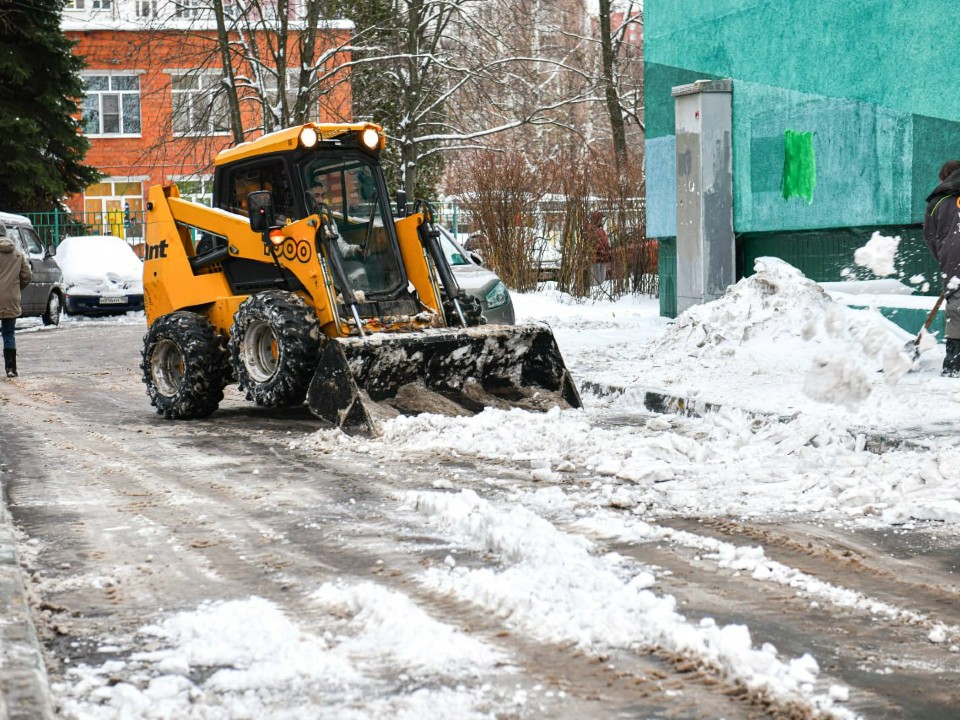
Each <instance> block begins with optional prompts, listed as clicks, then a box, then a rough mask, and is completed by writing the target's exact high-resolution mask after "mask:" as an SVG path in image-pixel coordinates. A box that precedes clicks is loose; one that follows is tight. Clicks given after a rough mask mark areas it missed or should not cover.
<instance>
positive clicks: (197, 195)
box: [173, 175, 213, 206]
mask: <svg viewBox="0 0 960 720" xmlns="http://www.w3.org/2000/svg"><path fill="white" fill-rule="evenodd" d="M173 180H174V182H175V183H176V184H177V189H178V190H179V191H180V197H181V198H182V199H184V200H190V201H191V202H195V203H200V204H201V205H207V206H212V205H213V177H212V176H209V175H205V176H197V175H192V176H190V177H184V178H174V179H173Z"/></svg>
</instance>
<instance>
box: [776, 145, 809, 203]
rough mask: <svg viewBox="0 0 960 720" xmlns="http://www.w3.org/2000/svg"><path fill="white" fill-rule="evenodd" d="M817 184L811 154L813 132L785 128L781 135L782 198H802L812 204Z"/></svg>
mask: <svg viewBox="0 0 960 720" xmlns="http://www.w3.org/2000/svg"><path fill="white" fill-rule="evenodd" d="M816 185H817V163H816V159H815V158H814V154H813V133H812V132H796V131H794V130H787V131H786V132H785V133H784V135H783V183H782V187H781V189H782V190H783V199H784V200H789V199H790V198H792V197H799V198H803V199H804V200H806V201H807V204H808V205H811V204H813V189H814V188H815V187H816Z"/></svg>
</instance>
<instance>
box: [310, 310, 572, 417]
mask: <svg viewBox="0 0 960 720" xmlns="http://www.w3.org/2000/svg"><path fill="white" fill-rule="evenodd" d="M307 404H308V406H309V408H310V411H311V412H312V413H313V414H314V415H316V416H317V417H319V418H321V419H323V420H326V421H327V422H331V423H333V424H335V425H337V426H339V427H341V428H342V429H344V430H345V431H347V432H367V433H370V432H376V426H377V423H378V421H379V420H381V419H383V418H385V417H390V416H395V415H397V414H408V415H417V414H420V413H421V412H435V413H440V414H444V415H464V414H473V413H476V412H479V411H481V410H483V409H484V408H486V407H521V408H525V409H530V410H547V409H549V408H551V407H554V406H560V407H581V405H582V403H581V401H580V395H579V393H578V392H577V388H576V386H575V385H574V383H573V380H572V378H571V377H570V373H569V372H568V370H567V367H566V365H565V364H564V362H563V358H562V356H561V355H560V350H559V349H558V348H557V343H556V339H555V338H554V336H553V332H552V331H551V330H550V328H549V327H547V326H545V325H516V326H511V325H490V326H480V327H474V328H456V329H449V328H448V329H443V330H426V331H423V332H419V333H404V334H399V333H398V334H395V335H391V334H387V333H379V334H376V335H369V336H367V337H363V338H360V337H350V338H329V339H327V340H326V343H325V345H324V348H323V351H322V353H321V357H320V362H319V363H318V365H317V370H316V372H315V373H314V376H313V380H312V381H311V383H310V387H309V389H308V391H307Z"/></svg>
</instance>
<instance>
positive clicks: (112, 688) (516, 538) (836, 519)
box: [28, 259, 960, 718]
mask: <svg viewBox="0 0 960 720" xmlns="http://www.w3.org/2000/svg"><path fill="white" fill-rule="evenodd" d="M514 302H515V305H516V308H517V314H518V322H525V321H531V320H539V321H546V322H548V323H549V324H550V325H551V326H552V328H553V329H554V332H555V334H556V337H557V340H558V343H559V345H560V348H561V351H562V353H563V355H564V357H565V359H566V362H567V365H568V367H569V368H570V369H571V371H572V373H573V375H574V377H575V380H576V381H577V383H578V384H579V385H580V386H581V387H587V386H588V385H589V384H590V383H593V384H595V385H597V386H605V387H607V388H619V389H622V391H623V392H604V393H592V392H586V391H585V392H584V405H585V407H584V409H582V410H569V411H562V412H561V411H552V412H549V413H546V414H529V413H525V412H522V411H511V412H506V411H495V410H488V411H486V412H484V413H482V414H480V415H478V416H476V417H472V418H441V417H437V416H420V417H417V418H400V419H397V420H393V421H390V422H388V423H386V424H385V426H384V434H383V436H382V437H380V438H375V439H368V440H357V439H356V438H348V437H346V436H344V435H342V434H341V433H340V432H339V431H335V430H320V431H318V432H316V433H314V434H312V435H309V436H307V437H304V438H302V439H299V440H295V441H294V442H293V443H292V445H293V447H294V448H295V449H297V450H298V451H304V452H329V451H330V449H331V448H336V447H342V448H344V449H350V450H351V451H356V452H359V453H361V454H366V455H369V456H371V457H376V458H382V459H383V460H391V461H396V460H397V459H401V458H410V457H411V456H417V457H430V456H434V457H443V458H454V459H456V460H458V461H460V462H469V461H471V460H473V461H476V462H478V463H479V462H483V463H491V462H492V463H493V464H497V463H501V464H502V465H503V466H504V467H511V468H521V469H524V468H525V469H526V470H525V472H528V473H529V478H530V480H531V481H533V482H534V483H536V484H537V485H539V486H540V487H539V488H538V489H533V490H530V489H528V488H527V487H525V488H523V489H516V490H515V491H513V492H511V493H509V501H506V500H505V499H504V498H502V497H493V498H484V497H481V496H480V495H478V493H477V492H475V491H473V490H462V489H460V488H459V487H458V483H457V477H456V473H454V472H452V471H451V474H450V475H448V476H447V477H440V478H438V479H437V480H436V482H435V483H434V486H433V487H430V488H420V489H410V490H400V491H397V492H396V502H397V508H398V510H397V512H398V514H399V515H400V516H401V517H403V518H404V519H405V521H409V522H419V523H421V524H422V526H423V528H424V529H425V532H426V531H428V530H429V531H430V532H435V533H437V534H438V535H439V536H442V537H443V538H445V539H446V541H447V542H449V543H450V545H451V548H452V549H451V553H450V555H449V557H448V561H447V562H446V563H445V565H443V566H440V567H431V568H428V569H426V570H425V571H424V572H423V575H422V577H421V578H420V582H421V583H422V584H423V586H424V587H425V588H428V589H430V590H431V591H432V592H440V593H442V594H446V595H449V596H451V597H455V598H458V599H460V600H462V601H464V602H467V603H471V604H473V605H475V606H477V607H480V608H484V609H485V610H486V611H487V612H490V613H492V614H496V615H499V616H502V617H505V618H509V623H510V624H511V625H513V626H514V627H516V628H518V629H522V630H523V631H524V632H528V633H531V634H533V635H535V636H537V637H539V638H541V639H542V640H545V641H552V642H571V643H575V644H578V645H580V646H582V647H584V648H594V649H596V648H598V647H613V648H627V647H635V646H638V645H639V646H641V647H653V646H658V647H662V648H666V649H667V650H669V651H671V652H677V653H682V654H687V655H690V656H692V657H696V658H698V660H699V662H701V663H703V664H705V665H707V666H710V667H713V668H715V669H717V671H718V672H721V673H722V674H723V676H724V677H727V678H730V679H733V680H737V681H739V682H742V683H743V684H745V685H746V686H747V687H751V688H755V689H757V688H759V689H761V690H762V691H764V692H766V693H768V694H770V695H772V696H774V697H777V698H780V699H782V700H783V701H784V702H788V701H792V702H797V703H800V704H801V705H802V706H805V707H807V708H809V709H810V711H811V713H817V712H820V711H822V712H823V713H825V716H832V717H841V718H842V717H852V716H854V713H852V712H850V711H847V710H845V709H844V707H843V705H844V702H845V701H847V700H848V695H849V691H848V689H847V688H846V687H843V686H842V685H839V684H836V683H833V682H832V681H829V680H824V679H821V678H819V674H820V671H819V666H818V661H817V659H816V658H813V657H811V656H809V655H803V656H800V657H785V656H783V655H781V654H779V653H778V652H777V649H776V648H774V647H772V646H769V645H763V646H755V645H754V644H753V642H752V640H751V635H750V629H749V628H748V627H746V626H742V625H729V626H720V625H719V624H717V623H715V622H712V621H710V620H709V619H705V620H701V621H699V622H692V621H690V620H688V619H687V618H685V617H684V616H683V615H682V614H680V612H679V611H678V608H677V607H676V605H675V603H674V600H673V598H672V597H671V596H669V595H665V594H662V593H660V592H658V590H657V584H658V577H657V571H656V570H655V569H654V568H650V567H642V566H637V564H635V563H631V562H628V561H626V560H625V559H624V558H622V557H620V556H618V555H617V554H616V553H609V552H604V551H602V550H601V546H600V545H599V544H595V541H592V540H590V539H588V538H595V539H597V540H596V543H599V539H601V538H605V539H611V538H613V539H616V540H617V541H621V542H644V541H651V540H656V541H659V540H663V541H665V542H666V541H669V542H674V543H681V544H682V543H687V544H689V545H690V546H691V547H696V548H697V550H698V552H702V553H703V556H704V558H706V559H708V560H709V561H711V562H713V563H715V564H716V565H717V567H720V568H732V569H735V570H736V571H738V572H742V573H744V574H748V575H750V576H752V577H753V578H754V579H755V580H756V581H758V582H763V583H773V584H778V585H787V586H790V587H793V588H796V589H797V592H798V593H803V594H804V595H805V596H806V597H808V598H809V600H810V602H811V604H812V605H816V604H825V605H829V604H835V605H844V606H846V607H855V608H861V609H862V610H863V612H865V613H870V614H872V615H873V616H874V617H875V618H876V622H885V621H888V620H889V621H893V620H894V619H901V620H902V619H904V618H905V617H906V618H907V621H909V622H910V623H912V624H915V625H918V626H919V627H921V628H922V629H923V632H924V633H926V634H927V636H928V639H929V641H930V642H932V643H935V644H938V645H942V646H943V648H944V653H945V657H951V655H950V653H954V655H953V656H952V657H953V658H955V657H956V655H955V653H956V651H957V647H958V644H960V628H958V627H955V626H952V625H949V624H944V623H942V622H939V621H938V620H937V619H936V618H932V617H927V616H923V615H922V614H921V613H914V614H913V615H910V611H909V610H907V609H905V608H902V607H893V606H888V605H885V604H884V603H882V602H879V601H877V600H876V599H874V598H871V597H869V596H864V595H863V594H860V593H857V592H852V591H850V590H849V589H846V588H844V587H842V586H839V585H832V584H830V583H826V582H823V581H821V580H818V579H816V578H811V577H809V576H806V575H804V574H803V573H801V572H799V571H798V570H796V569H794V568H790V567H786V566H783V565H780V564H779V563H777V562H774V561H772V560H770V559H769V558H767V557H766V555H765V553H764V550H763V548H762V547H756V548H750V549H746V550H745V549H743V548H735V547H734V546H732V545H727V544H725V543H722V542H708V541H707V540H705V539H704V538H703V537H701V536H694V535H684V534H683V533H678V532H675V531H671V530H668V529H665V528H664V527H662V526H660V525H658V524H657V521H658V519H662V518H667V517H671V516H677V515H684V516H697V517H728V518H751V519H780V518H783V519H787V518H790V517H798V516H802V517H810V516H817V517H821V518H822V519H823V522H825V523H841V524H843V523H846V524H859V525H863V526H871V527H890V528H903V527H908V528H917V529H923V530H925V531H928V532H940V533H956V532H957V531H958V530H960V487H958V485H957V483H956V476H955V475H954V473H955V468H956V466H957V464H958V461H960V449H958V446H957V443H956V441H955V439H954V437H953V433H952V432H951V433H945V432H944V430H945V429H949V428H952V427H954V425H955V423H956V422H957V421H960V380H953V379H948V378H942V377H940V375H939V368H940V363H941V362H942V358H943V352H942V345H941V346H930V345H927V347H928V348H929V349H928V350H927V351H926V352H925V353H924V354H923V356H922V357H921V359H920V361H919V362H918V363H915V364H913V363H911V360H910V358H909V357H908V356H906V355H904V354H903V352H902V348H903V346H904V343H905V342H906V341H908V340H909V339H910V337H909V335H907V334H906V333H904V332H903V331H901V330H899V329H898V328H896V327H895V326H894V325H892V324H891V323H889V322H888V321H886V320H885V319H884V318H883V317H882V316H880V314H879V313H878V312H875V311H870V310H851V309H849V308H848V307H847V306H846V305H845V304H843V303H841V302H838V301H836V300H834V299H833V298H832V297H831V295H830V294H828V293H827V292H825V291H824V290H823V289H822V288H821V287H819V286H818V285H816V284H815V283H812V282H810V281H808V280H806V279H805V278H803V277H802V275H800V274H799V273H798V272H797V271H796V270H794V269H793V268H791V267H790V266H788V265H786V264H784V263H782V262H780V261H777V260H773V259H764V260H762V261H761V263H760V265H759V266H758V272H757V274H755V275H753V276H752V277H750V278H748V279H745V280H743V281H741V282H740V283H738V285H737V286H735V287H734V288H732V289H731V290H730V292H728V294H727V295H726V296H725V297H724V298H722V299H720V300H718V301H716V302H714V303H710V304H708V305H704V306H699V307H696V308H693V309H691V310H690V311H689V312H687V313H685V314H684V315H683V316H681V317H680V318H678V319H677V320H676V321H675V322H670V321H668V320H666V319H664V318H661V317H659V315H658V304H657V301H656V300H654V299H649V298H636V297H629V298H624V299H621V300H619V301H617V302H597V303H591V302H586V303H582V302H574V301H573V300H572V299H570V298H567V297H564V296H562V295H560V294H558V293H555V292H553V291H549V290H547V291H544V292H540V293H534V294H527V295H517V294H515V295H514ZM128 321H136V322H142V315H141V316H140V317H139V318H138V317H136V316H132V317H130V318H124V319H122V320H121V322H128ZM66 322H88V321H86V320H77V319H72V318H71V319H68V320H67V321H66ZM38 329H39V328H38ZM28 331H29V330H28ZM646 390H656V391H659V392H662V393H665V394H669V395H672V396H678V397H683V398H687V399H690V400H696V401H699V402H702V403H711V404H716V405H719V406H720V407H721V409H720V410H719V411H715V412H709V413H706V414H703V415H702V416H699V417H697V416H694V417H689V416H683V415H654V414H652V413H647V412H644V411H643V410H642V404H643V397H644V392H645V391H646ZM625 416H629V417H631V418H633V420H632V421H631V422H628V423H625V422H620V419H621V418H623V417H625ZM873 432H880V433H885V434H889V435H896V434H898V433H900V434H904V435H906V436H909V437H910V438H911V439H912V440H913V441H915V442H916V443H917V445H908V446H905V447H903V448H900V449H891V450H888V451H887V452H884V453H882V454H878V453H872V452H866V451H864V447H865V444H866V436H867V435H868V434H869V433H873ZM584 478H589V479H590V481H589V482H584V481H583V480H584ZM490 484H491V486H492V487H493V486H496V487H501V485H502V484H503V483H501V484H499V485H498V482H497V479H496V478H491V479H490ZM506 484H507V485H509V483H506ZM537 485H533V486H532V487H534V488H537ZM625 509H626V510H627V511H628V512H626V513H624V512H622V511H623V510H625ZM931 523H934V524H931ZM565 524H570V525H571V526H572V527H576V528H577V529H578V532H575V533H571V532H568V531H565V530H563V529H561V526H562V525H565ZM475 550H485V551H487V552H489V553H493V554H494V555H496V556H497V557H498V558H499V569H498V570H492V569H490V568H477V569H474V568H469V567H466V566H463V567H461V565H460V564H458V562H457V560H456V555H457V552H458V551H460V552H469V551H475ZM558 558H561V559H562V560H558ZM311 598H312V601H313V602H314V603H315V604H316V607H317V608H318V613H320V614H321V615H326V616H327V618H328V620H327V622H326V627H325V629H323V630H321V631H318V630H317V629H316V627H314V628H313V629H311V630H307V629H304V628H303V627H300V626H298V624H297V622H296V621H295V620H294V619H293V618H290V617H288V616H286V615H285V614H284V613H283V612H282V611H281V610H280V609H279V608H277V607H276V606H275V605H274V604H272V603H270V602H269V601H267V600H264V599H262V598H258V597H251V598H249V599H246V600H233V601H225V600H224V601H219V600H213V601H211V602H210V603H208V604H206V605H204V606H202V607H199V608H197V609H196V610H195V611H193V612H187V613H179V614H175V615H171V616H168V617H165V618H161V619H160V620H158V621H157V622H156V623H152V624H149V625H147V626H145V627H143V628H142V630H141V637H142V638H145V639H147V640H149V642H148V641H147V640H144V641H143V642H144V644H145V645H149V648H150V649H148V650H141V651H139V652H137V653H134V654H132V655H130V656H129V658H128V659H127V660H126V661H125V663H120V664H114V665H111V664H109V663H108V664H106V665H104V666H101V667H83V668H77V669H75V670H74V671H72V674H71V676H70V682H69V683H67V684H62V685H60V686H58V688H57V691H58V692H59V693H60V694H61V695H62V696H63V697H64V698H66V702H65V705H64V715H65V716H66V717H76V718H123V717H151V718H175V717H198V718H240V717H265V716H267V715H264V714H263V713H266V712H271V713H272V714H271V715H270V717H290V718H294V717H304V718H306V717H331V718H332V717H336V718H373V717H378V718H379V717H390V718H426V717H436V718H482V717H495V716H496V715H497V714H498V713H502V712H504V708H506V707H513V708H515V710H516V712H517V714H518V715H520V716H523V717H538V714H537V709H536V703H535V702H532V701H531V700H530V699H529V698H528V697H527V696H526V695H525V694H524V693H520V692H518V695H517V696H516V697H512V698H504V697H492V696H491V691H490V688H489V687H487V686H483V685H480V686H478V685H476V684H475V683H474V682H472V678H476V677H480V676H484V675H487V674H489V673H491V672H494V671H495V669H497V668H501V670H499V671H498V672H505V671H504V670H502V668H509V666H510V658H508V657H504V656H503V655H502V654H500V651H499V650H498V649H497V648H493V647H490V646H487V645H483V644H481V643H479V642H478V641H477V640H475V639H472V638H469V637H467V636H465V635H464V634H463V633H462V632H461V631H460V630H459V629H458V628H455V627H450V626H448V625H446V624H444V623H442V622H439V621H437V620H435V619H432V618H431V617H429V615H428V614H426V613H424V611H423V610H422V609H420V608H418V607H417V606H416V605H414V604H413V603H412V602H411V600H410V599H409V598H408V597H406V596H404V595H401V594H397V593H396V592H394V591H390V590H385V589H384V588H382V587H379V586H377V585H376V584H375V583H358V582H356V581H348V580H343V581H338V582H332V583H326V584H323V585H322V586H320V587H317V588H316V589H315V590H314V591H313V592H312V594H311ZM908 616H909V617H908ZM400 618H402V621H401V620H400ZM250 638H255V641H251V640H250ZM438 648H443V652H441V653H439V654H438V652H437V649H438ZM951 662H955V660H951ZM200 666H202V667H206V668H221V669H219V670H216V671H215V672H212V673H211V674H209V675H208V676H207V677H205V678H204V679H203V680H198V679H197V673H196V668H197V667H200ZM386 666H390V667H397V668H406V669H407V670H406V673H407V676H408V677H411V676H412V677H414V678H416V677H421V676H423V677H430V678H434V680H433V681H431V682H423V683H422V685H421V686H420V687H419V689H418V690H416V691H412V692H395V693H394V694H393V695H392V696H391V695H390V694H389V691H388V690H385V689H384V687H382V685H378V681H377V680H376V677H378V674H377V672H376V669H377V668H382V667H386ZM506 672H508V670H506ZM118 675H120V676H123V677H125V678H126V679H125V681H124V682H116V680H115V678H116V677H117V676H118ZM438 677H439V678H441V679H440V680H439V681H438V680H436V678H438ZM413 685H417V683H413ZM318 695H320V696H322V697H323V698H324V701H323V703H322V704H321V705H319V706H318V705H316V704H315V699H316V697H317V696H318ZM210 696H216V697H217V701H216V703H210V702H208V700H209V697H210ZM280 696H286V697H287V698H288V700H289V698H294V699H297V701H298V702H302V703H303V705H302V707H300V708H298V707H297V704H296V702H292V701H291V702H287V701H284V702H282V703H280V705H281V707H282V708H283V711H282V712H277V710H276V708H277V703H278V702H279V700H278V697H280ZM388 696H389V699H384V698H386V697H388ZM205 698H207V700H205ZM311 699H313V700H312V701H311Z"/></svg>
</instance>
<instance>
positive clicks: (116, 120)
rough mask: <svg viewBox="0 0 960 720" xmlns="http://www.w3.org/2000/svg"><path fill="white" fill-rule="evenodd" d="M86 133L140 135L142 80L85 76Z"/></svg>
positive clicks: (84, 112)
mask: <svg viewBox="0 0 960 720" xmlns="http://www.w3.org/2000/svg"><path fill="white" fill-rule="evenodd" d="M83 84H84V98H83V131H84V133H86V134H87V135H139V134H140V78H139V77H138V76H137V75H85V76H84V78H83Z"/></svg>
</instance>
